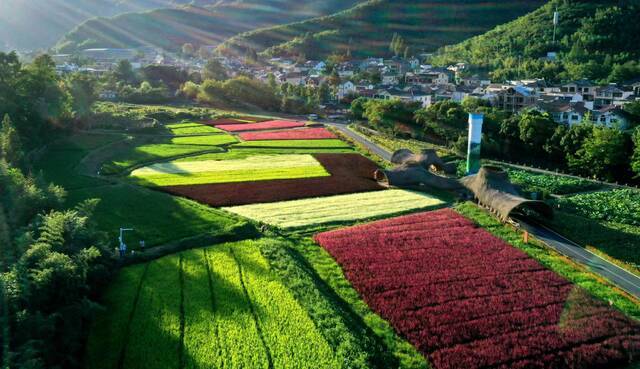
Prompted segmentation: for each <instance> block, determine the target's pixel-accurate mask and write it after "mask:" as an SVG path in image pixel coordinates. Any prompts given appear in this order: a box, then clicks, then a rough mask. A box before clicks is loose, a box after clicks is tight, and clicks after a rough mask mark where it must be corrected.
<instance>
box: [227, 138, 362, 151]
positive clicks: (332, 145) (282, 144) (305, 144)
mask: <svg viewBox="0 0 640 369" xmlns="http://www.w3.org/2000/svg"><path fill="white" fill-rule="evenodd" d="M233 147H234V148H274V149H278V148H292V149H351V146H349V144H348V143H346V142H344V141H342V140H338V139H332V140H267V141H245V142H240V143H238V144H235V145H233Z"/></svg>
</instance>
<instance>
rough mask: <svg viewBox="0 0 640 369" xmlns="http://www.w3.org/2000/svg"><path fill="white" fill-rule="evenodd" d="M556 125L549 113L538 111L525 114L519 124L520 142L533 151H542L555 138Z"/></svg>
mask: <svg viewBox="0 0 640 369" xmlns="http://www.w3.org/2000/svg"><path fill="white" fill-rule="evenodd" d="M556 125H557V124H556V123H555V122H554V121H553V119H552V118H551V116H550V115H549V114H548V113H541V112H539V111H537V110H530V111H526V112H523V113H522V114H521V115H520V122H519V123H518V129H519V132H520V136H519V137H520V140H521V141H522V142H524V143H525V144H526V145H528V146H529V148H530V149H532V150H533V151H538V152H539V151H542V149H543V147H544V145H545V144H546V143H547V141H548V140H549V139H550V138H551V136H553V133H554V132H555V129H556Z"/></svg>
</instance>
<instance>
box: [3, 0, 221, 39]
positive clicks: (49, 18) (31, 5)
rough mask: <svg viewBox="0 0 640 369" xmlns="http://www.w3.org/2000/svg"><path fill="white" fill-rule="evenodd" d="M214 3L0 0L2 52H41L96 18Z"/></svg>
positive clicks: (181, 0)
mask: <svg viewBox="0 0 640 369" xmlns="http://www.w3.org/2000/svg"><path fill="white" fill-rule="evenodd" d="M214 2H215V1H214V0H197V1H193V0H0V50H2V49H7V50H8V49H21V50H28V49H38V48H47V47H49V46H51V45H52V44H54V43H55V42H56V41H57V40H58V39H59V38H60V37H62V36H63V35H64V34H65V33H66V32H68V31H70V30H71V29H72V28H73V27H75V26H77V25H78V24H80V23H81V22H83V21H85V20H87V19H89V18H92V17H96V16H114V15H117V14H121V13H126V12H131V11H141V10H149V9H156V8H166V7H173V6H179V5H184V4H191V3H195V4H199V5H208V4H210V3H214Z"/></svg>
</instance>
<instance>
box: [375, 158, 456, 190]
mask: <svg viewBox="0 0 640 369" xmlns="http://www.w3.org/2000/svg"><path fill="white" fill-rule="evenodd" d="M391 162H392V163H394V164H397V165H398V166H397V167H396V168H395V169H392V170H378V171H376V173H375V175H374V176H375V179H376V180H377V181H378V182H381V183H382V184H384V185H386V186H394V187H400V188H410V189H418V190H419V189H423V188H424V187H431V188H437V189H441V190H459V189H463V188H464V187H463V186H462V185H461V184H460V183H459V182H458V181H457V180H455V179H453V178H447V177H443V176H440V175H437V174H435V173H433V172H431V170H439V171H445V172H450V171H452V170H453V171H455V167H454V166H452V165H448V164H446V163H445V162H444V161H443V160H442V159H441V158H440V157H439V156H438V154H437V153H436V152H435V150H423V151H422V152H421V153H419V154H414V153H413V152H412V151H411V150H406V149H403V150H398V151H396V152H395V153H394V154H393V156H392V157H391Z"/></svg>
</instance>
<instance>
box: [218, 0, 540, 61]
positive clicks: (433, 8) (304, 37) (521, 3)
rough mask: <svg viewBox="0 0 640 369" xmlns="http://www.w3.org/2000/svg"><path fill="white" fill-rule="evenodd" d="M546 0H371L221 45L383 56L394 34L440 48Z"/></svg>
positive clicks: (228, 49) (420, 46) (236, 49)
mask: <svg viewBox="0 0 640 369" xmlns="http://www.w3.org/2000/svg"><path fill="white" fill-rule="evenodd" d="M544 3H545V1H544V0H515V1H509V2H503V1H485V0H455V1H449V0H434V1H428V2H426V1H417V0H401V1H398V0H370V1H367V2H365V3H362V4H360V5H358V6H355V7H354V8H351V9H348V10H345V11H343V12H341V13H337V14H334V15H332V16H327V17H321V18H316V19H311V20H307V21H303V22H298V23H294V24H289V25H285V26H279V27H272V28H268V29H260V30H256V31H252V32H249V33H245V34H242V35H239V36H237V37H234V38H232V39H230V40H228V41H227V42H226V43H225V44H223V45H221V46H220V48H219V50H220V51H221V52H223V53H231V54H232V53H243V52H245V51H246V50H247V49H249V48H250V49H255V50H257V51H264V52H265V54H267V55H287V54H291V55H297V54H304V55H306V56H307V57H309V58H319V57H323V56H326V55H328V54H330V53H333V52H335V51H339V52H346V51H347V50H350V51H351V53H352V55H354V56H369V55H376V56H380V55H384V54H385V53H388V51H389V50H388V46H389V43H390V41H391V39H392V37H393V34H394V33H398V34H399V35H401V36H402V37H403V38H404V39H405V41H406V43H407V44H408V45H409V46H410V47H412V48H413V49H414V50H426V51H435V50H436V49H437V48H439V47H441V46H444V45H449V44H454V43H456V42H460V41H461V40H465V39H467V38H469V37H472V36H475V35H478V34H481V33H483V32H486V31H487V30H489V29H491V28H493V27H495V26H496V25H498V24H502V23H505V22H508V21H510V20H513V19H515V18H517V17H519V16H521V15H524V14H526V13H527V12H529V11H532V10H534V9H536V8H538V7H539V6H540V5H542V4H544Z"/></svg>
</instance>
